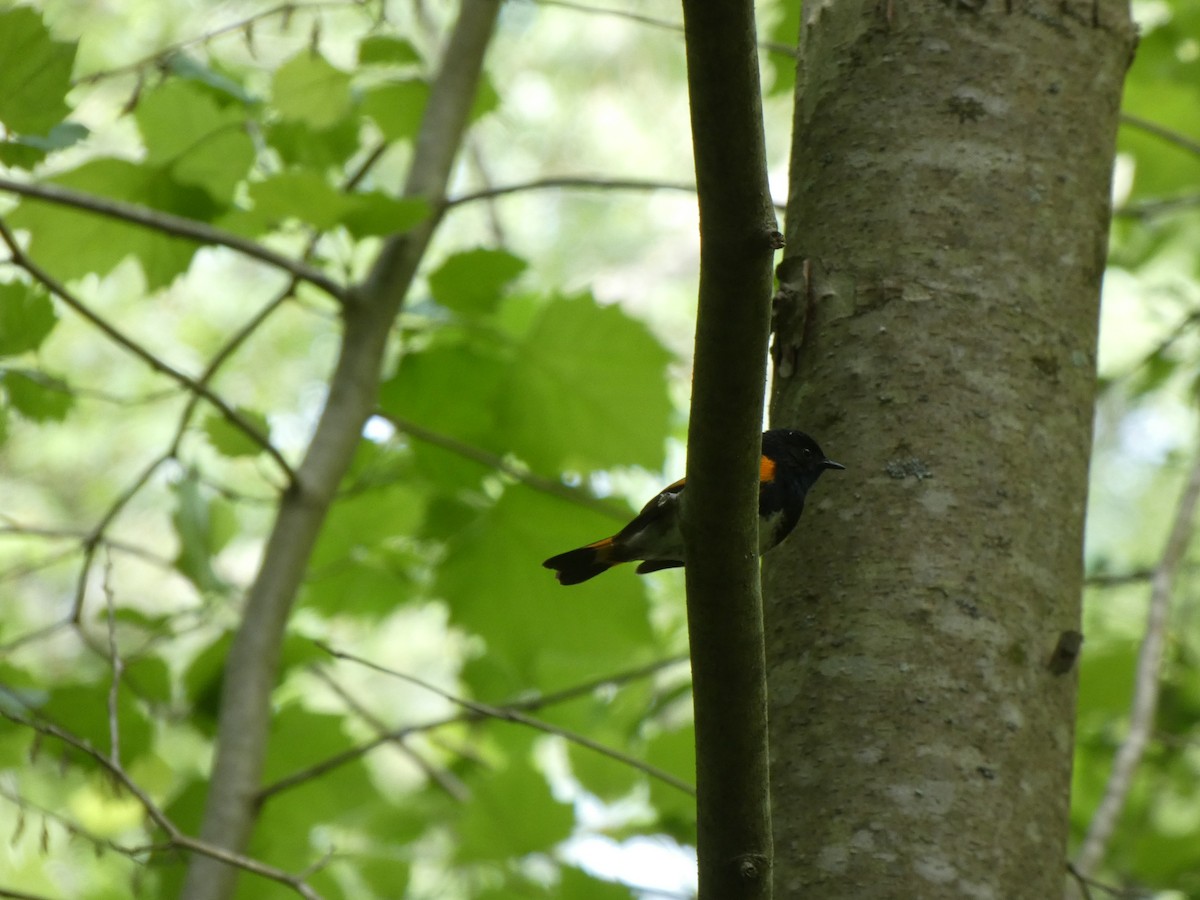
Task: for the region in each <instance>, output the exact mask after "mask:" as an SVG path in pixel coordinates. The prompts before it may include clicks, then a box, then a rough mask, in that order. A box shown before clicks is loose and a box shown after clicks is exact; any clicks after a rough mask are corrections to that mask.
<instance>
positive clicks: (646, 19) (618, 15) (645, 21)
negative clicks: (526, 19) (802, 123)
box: [533, 0, 796, 58]
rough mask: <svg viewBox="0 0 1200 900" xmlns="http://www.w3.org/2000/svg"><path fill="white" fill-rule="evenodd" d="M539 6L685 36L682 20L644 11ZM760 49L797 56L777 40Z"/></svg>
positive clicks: (568, 0) (564, 3) (565, 2)
mask: <svg viewBox="0 0 1200 900" xmlns="http://www.w3.org/2000/svg"><path fill="white" fill-rule="evenodd" d="M533 2H534V3H536V4H537V5H539V6H557V7H561V8H562V9H569V10H572V11H573V12H579V13H585V14H587V15H593V16H610V17H612V18H614V19H628V20H629V21H631V22H636V23H637V24H638V25H648V26H650V27H651V28H661V29H662V30H664V31H674V32H676V33H678V34H679V35H680V36H681V37H682V36H683V24H682V23H680V22H672V21H670V20H668V19H656V18H654V17H653V16H647V15H644V14H642V13H636V12H631V11H630V10H626V9H607V8H604V7H600V6H589V5H588V4H586V3H578V2H575V0H533ZM757 44H758V47H759V49H762V50H768V51H770V52H771V53H779V54H781V55H783V56H790V57H792V58H795V56H796V48H795V47H789V46H788V45H787V44H780V43H777V42H775V41H758V42H757Z"/></svg>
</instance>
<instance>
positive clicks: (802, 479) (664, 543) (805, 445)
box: [542, 428, 845, 584]
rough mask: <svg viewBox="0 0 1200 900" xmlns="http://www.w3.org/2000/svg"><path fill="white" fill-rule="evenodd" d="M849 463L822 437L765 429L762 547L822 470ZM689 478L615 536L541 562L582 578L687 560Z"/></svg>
mask: <svg viewBox="0 0 1200 900" xmlns="http://www.w3.org/2000/svg"><path fill="white" fill-rule="evenodd" d="M844 468H845V466H843V465H842V464H841V463H835V462H834V461H833V460H831V459H827V458H826V456H825V454H824V453H823V452H822V451H821V448H820V447H818V446H817V442H816V441H814V440H813V439H812V438H810V437H809V436H808V435H807V434H805V433H804V432H802V431H789V430H786V429H782V428H776V429H772V430H771V431H764V432H763V436H762V460H761V462H760V464H759V470H758V517H759V518H758V544H759V549H758V552H759V553H760V554H762V553H765V552H766V551H768V550H770V549H771V548H772V547H774V546H775V545H776V544H778V543H779V542H780V541H782V540H783V539H784V538H785V537H787V536H788V535H789V534H790V533H791V531H792V529H793V528H795V527H796V522H798V521H799V520H800V513H801V512H803V511H804V497H805V495H806V494H807V493H808V491H809V489H810V488H811V487H812V486H813V485H814V484H816V482H817V479H818V478H820V477H821V473H822V472H824V471H825V470H826V469H844ZM685 480H686V479H682V478H681V479H680V480H679V481H677V482H675V483H674V484H672V485H670V486H669V487H667V488H664V489H663V490H662V491H661V492H659V494H658V495H657V496H656V497H655V498H654V499H653V500H651V501H650V502H649V503H647V504H646V505H645V506H644V507H643V508H642V511H641V512H640V513H638V514H637V516H635V517H634V519H633V521H632V522H630V523H629V524H628V525H626V526H625V527H624V528H622V529H621V530H620V531H618V532H617V533H616V534H614V535H613V536H612V537H607V538H605V539H604V540H602V541H596V542H595V543H594V544H588V545H587V546H586V547H579V548H578V549H576V550H568V551H567V552H566V553H560V554H558V556H552V557H550V558H549V559H548V560H546V561H545V562H544V563H542V565H543V566H545V567H546V568H547V569H554V570H555V573H556V575H557V577H558V581H559V583H560V584H579V583H580V582H581V581H587V580H588V579H589V578H594V577H595V576H597V575H599V574H600V573H601V572H604V571H606V570H607V569H610V568H612V567H613V566H615V565H617V564H619V563H623V562H632V561H634V560H641V561H642V564H641V565H640V566H638V567H637V572H638V574H639V575H644V574H646V573H647V572H657V571H658V570H659V569H672V568H675V567H677V566H682V565H684V558H683V536H682V535H681V534H680V531H679V508H680V499H681V498H682V496H683V490H684V481H685Z"/></svg>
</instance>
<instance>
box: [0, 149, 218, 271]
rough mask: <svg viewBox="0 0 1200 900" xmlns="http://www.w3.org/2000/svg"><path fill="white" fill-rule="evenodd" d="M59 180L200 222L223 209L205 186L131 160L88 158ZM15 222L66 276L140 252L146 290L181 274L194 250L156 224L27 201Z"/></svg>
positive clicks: (33, 250)
mask: <svg viewBox="0 0 1200 900" xmlns="http://www.w3.org/2000/svg"><path fill="white" fill-rule="evenodd" d="M53 182H54V183H56V184H60V185H62V186H63V187H67V188H71V189H73V190H76V191H81V192H83V193H89V194H97V195H99V196H101V197H109V198H113V199H117V200H125V201H128V202H130V203H137V204H140V205H142V206H148V207H150V208H152V209H159V210H162V211H164V212H171V213H176V214H177V215H182V216H187V217H189V218H193V219H198V220H200V221H210V220H211V219H212V218H213V216H214V215H215V214H216V213H217V211H218V209H219V208H218V207H217V206H216V205H215V204H214V203H213V200H212V198H211V197H210V195H209V194H208V193H207V192H206V191H203V190H201V189H199V188H196V187H193V186H189V185H183V184H179V183H178V182H176V181H174V180H173V179H172V178H171V177H170V176H169V175H168V174H167V173H165V172H163V171H162V170H159V169H155V168H153V167H150V166H141V165H137V164H135V163H131V162H126V161H125V160H118V159H100V160H96V161H94V162H89V163H85V164H84V165H82V166H80V167H79V168H78V169H74V170H72V171H70V172H66V173H64V174H63V175H61V176H59V177H57V178H55V179H53ZM9 224H10V225H12V226H13V227H14V228H24V229H28V230H29V232H30V244H29V253H30V255H31V256H32V257H33V258H34V259H35V260H37V262H38V263H39V264H40V265H42V266H44V267H45V268H47V269H49V270H50V271H52V272H54V274H55V276H56V277H57V278H58V279H59V280H61V281H70V280H72V279H75V278H80V277H82V276H84V275H89V274H93V273H95V274H99V275H105V274H107V273H108V272H110V271H111V270H112V269H113V268H115V267H116V265H117V264H118V263H119V262H121V261H122V260H123V259H125V258H126V257H127V256H134V257H136V258H137V260H138V262H139V264H140V265H141V267H142V271H143V272H145V275H146V282H147V287H148V288H149V289H150V290H154V289H155V288H159V287H162V286H164V285H166V284H169V283H170V282H171V280H172V279H173V278H174V277H175V276H176V275H178V274H180V273H181V272H183V271H184V270H185V269H186V268H187V267H188V264H189V263H190V262H191V259H192V255H193V254H194V253H195V252H196V244H195V243H193V242H192V241H187V240H182V239H180V238H174V237H171V236H169V235H167V234H164V233H162V232H160V231H158V230H157V229H153V228H142V227H140V226H135V225H126V224H123V223H121V222H118V221H116V220H114V219H112V218H110V217H108V216H98V215H95V214H94V213H87V212H83V211H80V210H73V209H68V208H67V207H64V206H60V205H57V204H53V203H37V202H32V201H26V202H23V203H22V204H21V205H20V206H18V207H17V209H16V211H15V212H13V214H12V215H11V216H10V218H9Z"/></svg>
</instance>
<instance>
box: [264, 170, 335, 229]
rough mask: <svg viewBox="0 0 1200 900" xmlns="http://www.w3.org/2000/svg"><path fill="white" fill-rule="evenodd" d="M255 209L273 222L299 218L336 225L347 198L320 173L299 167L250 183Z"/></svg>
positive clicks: (324, 225) (320, 224)
mask: <svg viewBox="0 0 1200 900" xmlns="http://www.w3.org/2000/svg"><path fill="white" fill-rule="evenodd" d="M250 199H251V200H253V201H254V212H255V214H256V215H261V216H263V217H264V218H265V219H266V220H267V221H269V222H271V223H272V224H273V225H275V224H278V223H280V222H282V221H284V220H285V219H299V220H300V221H302V222H307V223H308V224H310V225H313V226H315V227H316V228H318V229H321V230H325V229H327V228H332V227H333V226H334V225H335V224H337V222H338V220H339V219H340V218H341V215H342V212H343V210H344V207H345V203H346V201H345V197H344V196H343V195H342V194H341V193H340V192H339V191H338V190H337V189H336V188H334V187H333V185H331V184H330V183H329V182H328V181H327V180H326V179H325V178H324V177H322V176H321V175H320V174H319V173H317V172H314V171H312V170H311V169H298V170H294V171H290V172H281V173H279V174H278V175H272V176H271V177H270V178H268V179H266V180H265V181H258V182H255V183H254V184H252V185H250Z"/></svg>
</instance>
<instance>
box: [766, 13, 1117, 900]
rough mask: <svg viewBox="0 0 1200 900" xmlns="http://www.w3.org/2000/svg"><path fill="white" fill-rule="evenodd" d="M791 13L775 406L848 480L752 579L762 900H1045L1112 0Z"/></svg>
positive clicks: (1097, 240)
mask: <svg viewBox="0 0 1200 900" xmlns="http://www.w3.org/2000/svg"><path fill="white" fill-rule="evenodd" d="M805 17H806V22H805V24H804V26H803V32H802V34H801V42H800V52H801V58H800V67H799V78H798V82H797V89H796V116H795V134H794V137H793V141H794V144H793V155H792V171H791V195H790V197H789V201H788V234H787V258H786V260H785V263H784V264H783V266H782V267H781V269H780V276H781V293H780V297H779V299H778V303H777V334H776V338H775V346H774V350H775V355H776V394H775V397H774V401H773V410H772V412H773V416H772V418H773V422H774V424H776V425H796V426H801V427H804V428H805V429H806V430H809V431H811V432H812V433H813V434H814V435H815V436H817V437H818V439H819V440H820V441H821V443H822V447H823V448H824V449H825V450H826V451H827V452H828V453H829V454H830V455H831V456H832V457H833V458H835V459H837V460H839V461H840V462H843V463H845V464H846V466H847V469H848V471H847V472H846V477H845V478H843V479H837V480H836V481H835V480H833V479H831V480H829V481H826V482H822V484H821V485H820V486H819V487H818V488H817V490H816V492H815V494H814V496H813V497H812V498H811V499H810V507H809V509H808V510H807V511H806V513H805V517H804V519H802V520H801V523H800V527H799V528H798V530H797V535H796V537H795V538H794V539H792V540H791V541H789V542H788V543H787V544H786V545H785V547H784V548H783V549H781V550H780V551H778V552H777V554H775V555H774V556H773V557H769V558H768V563H767V567H766V568H767V571H766V580H765V598H766V599H765V602H766V620H767V665H768V680H769V686H770V693H769V695H770V717H771V741H772V808H773V817H774V822H775V860H776V882H775V885H776V893H777V895H778V896H782V897H804V898H805V900H821V898H838V900H841V898H846V897H873V898H893V897H894V898H906V900H907V898H914V897H919V898H922V900H936V898H955V900H958V898H996V900H1010V898H1045V897H1056V896H1060V895H1061V893H1062V889H1063V879H1064V873H1065V860H1066V840H1067V812H1068V799H1069V785H1070V773H1071V755H1072V732H1073V724H1074V722H1073V718H1074V702H1075V675H1074V672H1073V670H1072V668H1071V663H1072V662H1073V653H1074V650H1075V649H1077V644H1074V643H1073V632H1074V630H1075V629H1077V628H1078V622H1079V600H1080V588H1081V575H1082V572H1081V547H1082V537H1083V516H1084V506H1085V498H1086V488H1087V467H1088V456H1089V451H1090V445H1091V428H1092V401H1093V393H1094V386H1095V377H1096V372H1095V344H1096V326H1097V312H1098V296H1099V287H1100V279H1101V275H1102V274H1103V270H1104V259H1105V249H1106V238H1107V229H1108V217H1109V183H1110V172H1111V167H1112V158H1113V148H1114V138H1115V133H1116V124H1117V111H1118V105H1119V101H1120V95H1121V85H1122V80H1123V76H1124V73H1125V69H1126V67H1127V64H1128V62H1129V59H1130V55H1131V51H1132V47H1133V45H1134V32H1133V29H1132V27H1131V25H1130V21H1129V11H1128V6H1127V0H1095V2H1093V0H1064V2H1059V0H1053V2H1051V0H1007V2H1005V0H826V2H821V3H809V4H806V16H805Z"/></svg>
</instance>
